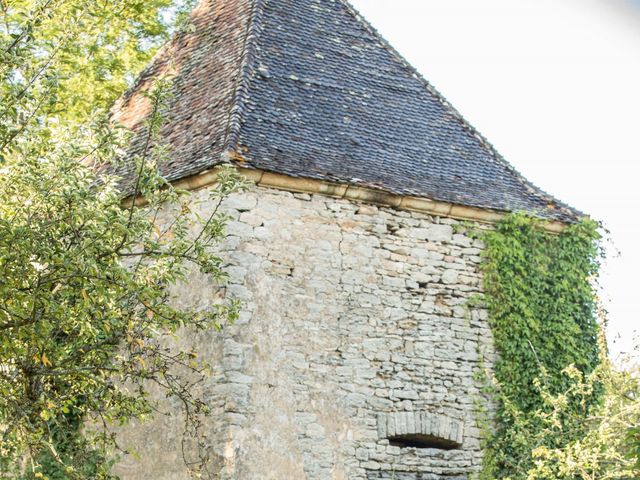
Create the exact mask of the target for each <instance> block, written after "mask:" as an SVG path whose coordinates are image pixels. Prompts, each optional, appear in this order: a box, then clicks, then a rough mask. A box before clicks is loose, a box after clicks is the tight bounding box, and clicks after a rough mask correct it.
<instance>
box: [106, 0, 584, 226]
mask: <svg viewBox="0 0 640 480" xmlns="http://www.w3.org/2000/svg"><path fill="white" fill-rule="evenodd" d="M192 22H193V24H194V27H195V28H194V31H193V32H191V33H182V34H180V35H178V36H177V37H176V38H175V39H174V40H173V41H172V42H171V43H170V44H169V45H168V46H167V47H165V49H164V50H163V51H161V52H160V53H159V54H158V55H157V57H156V59H155V60H154V62H153V63H152V65H151V66H150V67H149V69H147V71H146V72H145V73H144V74H143V75H142V76H141V78H140V79H139V81H138V83H137V84H136V86H135V87H134V88H133V89H132V90H131V91H130V92H129V93H128V94H127V95H125V96H124V97H123V98H122V99H121V100H120V101H119V103H118V104H117V105H116V108H115V112H116V113H115V115H114V118H115V119H116V120H117V121H120V122H122V123H124V124H125V125H127V126H129V127H134V128H135V127H136V125H140V123H141V121H142V120H143V119H144V117H145V115H147V114H148V108H149V107H148V103H147V100H146V99H145V98H144V96H143V95H142V94H141V93H142V92H143V91H144V90H145V89H147V88H148V87H149V85H150V83H151V81H152V79H154V78H157V77H158V76H159V75H161V74H162V73H163V72H166V71H167V70H168V69H174V70H175V73H176V77H175V86H174V89H175V92H174V96H173V100H172V101H171V104H170V106H169V108H168V111H167V113H166V124H165V126H164V130H163V136H164V138H165V139H166V141H167V143H168V145H169V147H170V149H171V160H170V161H169V162H168V163H167V164H166V165H163V166H162V172H163V174H164V175H165V177H166V178H167V179H169V180H178V179H180V178H184V177H186V176H189V175H193V174H197V173H200V172H202V171H204V170H206V169H209V168H211V167H213V166H215V165H217V164H220V163H223V162H232V163H233V162H236V163H238V164H240V165H241V166H243V167H245V168H255V169H261V170H267V171H273V172H277V173H281V174H286V175H289V176H293V177H306V178H313V179H320V180H327V181H333V182H339V183H348V184H353V185H360V186H367V187H370V188H377V189H380V190H384V191H388V192H392V193H396V194H402V195H412V196H418V197H425V198H429V199H434V200H440V201H446V202H451V203H455V204H460V205H466V206H472V207H480V208H487V209H495V210H501V211H514V210H524V211H528V212H531V213H534V214H536V215H538V216H541V217H545V218H549V219H555V220H562V221H571V220H574V219H575V218H577V217H579V216H580V215H581V214H580V213H579V212H577V211H575V210H573V209H571V208H570V207H568V206H566V205H564V204H562V203H560V202H559V201H557V200H555V199H554V198H553V197H551V196H549V195H547V194H546V193H544V192H543V191H541V190H540V189H539V188H537V187H535V186H534V185H532V184H531V183H530V182H528V181H527V180H526V179H524V178H523V177H522V176H521V175H520V174H519V173H518V172H516V171H515V170H514V168H513V167H511V166H510V165H509V164H508V163H507V162H506V161H505V160H504V159H503V158H502V157H501V156H500V155H499V154H498V153H497V152H496V150H495V149H494V148H493V147H492V146H491V145H490V144H489V143H488V142H487V141H486V140H485V139H484V138H483V137H482V136H481V135H480V134H479V133H478V132H477V131H476V130H475V129H474V128H473V127H471V126H470V125H469V124H468V123H467V122H466V121H465V120H464V119H463V118H462V117H461V115H460V114H459V113H458V112H457V111H456V110H455V109H454V108H453V107H452V106H451V105H450V104H449V103H448V102H447V101H446V100H445V99H444V98H443V97H442V96H441V95H440V94H439V93H438V92H437V91H436V90H435V89H434V88H433V87H432V86H431V85H430V84H429V83H428V82H427V81H426V80H424V78H422V76H421V75H420V74H419V73H418V72H417V71H416V70H415V69H414V68H412V67H411V66H410V65H409V64H408V63H407V62H406V61H405V60H404V59H403V58H402V57H401V56H400V55H399V54H398V53H397V52H396V51H395V50H393V48H391V47H390V46H389V44H387V43H386V42H385V40H384V39H382V38H381V37H380V36H379V35H378V33H377V32H376V31H375V30H374V29H373V28H372V27H371V26H370V25H369V24H368V23H367V22H366V21H365V20H364V19H363V18H362V17H361V16H360V15H359V14H358V13H357V12H356V11H355V10H354V9H353V7H351V6H350V5H349V4H348V3H347V1H346V0H202V2H201V3H200V5H199V6H198V7H196V9H195V10H194V12H193V14H192ZM433 48H437V46H434V47H433Z"/></svg>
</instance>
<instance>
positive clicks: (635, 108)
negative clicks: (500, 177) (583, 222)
mask: <svg viewBox="0 0 640 480" xmlns="http://www.w3.org/2000/svg"><path fill="white" fill-rule="evenodd" d="M351 1H352V3H353V4H354V5H355V6H356V8H358V9H359V10H360V12H361V13H362V14H363V15H364V16H365V17H366V18H367V19H368V20H369V21H370V22H371V23H372V24H373V25H374V26H375V27H376V28H377V29H378V30H379V31H380V32H381V33H382V35H383V36H384V37H385V38H386V39H387V40H389V42H390V43H391V44H392V45H393V46H394V47H395V48H396V49H398V50H399V51H400V53H402V54H403V55H404V56H405V57H406V58H407V59H408V60H409V61H410V62H411V63H412V64H413V65H414V66H415V67H416V68H418V70H419V71H420V72H421V73H422V74H423V75H424V76H425V77H426V78H427V79H428V80H429V81H430V82H431V83H432V84H433V85H434V86H435V87H436V88H437V89H438V90H440V92H442V93H443V94H444V95H445V97H447V98H448V99H449V101H450V102H451V103H452V104H453V105H454V106H455V107H456V108H457V109H458V110H459V111H460V112H461V113H462V114H463V115H464V116H465V118H467V120H469V121H470V122H471V124H473V125H474V126H475V127H476V128H478V129H479V130H480V131H481V132H482V133H483V134H484V135H485V136H486V137H487V138H488V139H489V141H491V142H492V143H493V144H494V145H495V146H496V148H497V149H498V150H499V151H500V152H501V153H502V154H503V155H504V156H505V157H506V158H507V160H508V161H510V162H511V163H512V164H513V165H514V166H515V167H516V168H517V169H518V170H520V172H522V173H523V174H524V175H525V176H526V177H527V178H529V179H530V180H531V181H533V182H534V183H535V184H537V185H538V186H540V187H541V188H542V189H543V190H546V191H547V192H549V193H551V194H553V195H555V196H556V197H558V198H559V199H561V200H563V201H565V202H567V203H569V204H570V205H572V206H574V207H576V208H578V209H580V210H582V211H584V212H586V213H588V214H590V215H591V216H593V217H594V218H596V219H598V220H601V221H603V222H604V223H605V226H606V227H607V228H608V229H609V230H610V231H611V238H612V240H613V242H614V246H615V249H617V250H618V251H620V256H618V257H616V258H613V257H614V255H613V253H612V254H610V258H609V260H608V261H607V264H606V265H605V268H604V270H603V278H602V282H601V283H602V285H603V289H604V297H605V300H606V303H605V306H606V307H607V309H608V310H609V319H610V324H609V331H608V337H609V343H610V346H611V351H612V354H613V355H614V356H615V357H617V356H618V355H619V354H620V352H628V351H630V350H631V349H632V345H633V338H634V336H635V335H636V334H637V333H636V331H637V330H638V329H639V325H638V320H637V319H638V311H639V310H640V291H638V286H639V285H640V241H639V240H640V188H639V185H640V0H351ZM611 250H612V252H613V250H614V249H613V248H612V249H611Z"/></svg>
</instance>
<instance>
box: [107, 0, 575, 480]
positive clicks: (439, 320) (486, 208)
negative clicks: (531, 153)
mask: <svg viewBox="0 0 640 480" xmlns="http://www.w3.org/2000/svg"><path fill="white" fill-rule="evenodd" d="M192 22H193V25H194V27H195V28H194V29H193V31H191V30H190V31H188V32H185V33H182V34H180V35H178V36H177V37H176V38H175V39H174V40H173V41H172V42H171V43H170V44H169V45H168V46H167V47H166V48H165V49H164V50H162V51H161V52H160V53H159V54H158V56H157V57H156V59H155V60H154V62H153V64H152V65H151V67H150V68H149V69H148V70H147V71H146V72H145V73H144V74H143V75H142V76H141V78H140V80H139V81H138V83H137V85H136V87H135V88H134V89H133V90H132V91H131V92H130V93H129V94H127V95H126V96H125V97H124V98H123V99H122V100H121V101H120V102H119V105H118V109H117V112H118V113H117V114H116V118H117V120H119V121H120V122H122V123H124V124H125V125H128V126H130V127H133V128H136V126H137V125H140V122H141V121H142V120H143V119H144V118H145V115H146V114H147V113H148V110H149V105H148V103H147V100H146V99H145V97H144V96H143V95H142V92H143V91H144V90H145V89H148V88H149V85H150V84H151V83H152V81H153V79H154V78H157V77H158V76H160V75H162V74H163V73H166V72H168V71H170V70H172V71H175V74H176V76H175V83H174V90H175V92H174V93H175V95H174V97H173V100H172V101H171V105H170V106H169V109H168V113H167V118H168V122H167V123H166V125H165V127H164V132H163V135H164V138H165V139H166V140H167V142H168V144H169V146H170V148H171V160H170V161H169V162H168V163H167V164H166V165H163V172H164V174H165V176H166V177H167V178H168V179H169V180H171V181H176V182H179V183H180V184H181V185H182V186H183V187H187V188H190V189H192V190H193V195H194V196H196V197H197V198H201V199H202V201H203V203H202V207H201V208H203V209H204V210H205V211H206V210H207V208H208V207H210V204H208V203H207V200H206V199H207V191H208V189H210V188H212V187H211V185H213V184H214V183H215V179H216V166H217V165H220V164H222V163H231V164H233V165H235V166H237V168H239V169H240V170H241V171H242V172H243V173H244V174H245V175H246V176H247V177H248V178H249V179H250V180H251V181H252V182H253V183H254V184H255V185H254V186H252V188H251V189H250V191H249V192H248V193H243V194H239V195H235V196H234V197H232V198H230V199H229V200H228V201H227V202H226V204H225V208H226V210H227V211H228V212H229V213H230V214H231V215H232V217H233V221H231V222H230V224H229V228H228V233H229V236H228V238H227V239H226V241H225V243H224V245H223V246H222V252H223V255H224V257H225V259H226V260H227V262H228V271H229V272H230V273H231V281H230V284H229V285H228V287H227V292H228V293H229V294H231V295H234V296H236V297H238V298H240V299H242V301H243V302H244V306H243V310H242V315H241V318H240V321H239V322H238V323H237V324H236V325H235V326H233V327H231V328H229V329H228V330H226V331H225V332H223V333H215V332H211V333H207V334H201V335H199V336H198V337H196V338H189V339H186V338H185V339H183V340H182V341H183V342H185V344H186V343H188V342H191V343H195V344H196V345H197V347H198V348H199V350H200V351H201V352H202V354H204V355H207V357H208V358H209V359H210V361H211V363H212V364H213V365H214V372H213V375H212V376H211V378H210V379H209V380H208V383H207V384H206V385H205V398H206V399H207V402H208V403H209V405H210V407H211V409H212V415H211V417H210V419H209V424H208V425H207V428H208V429H209V431H210V442H211V451H212V453H213V454H214V456H215V458H216V463H215V468H216V469H217V472H216V473H217V474H218V475H219V477H220V478H225V479H242V480H259V479H310V480H324V479H353V480H365V479H366V480H373V479H385V480H391V479H396V480H427V479H444V478H446V479H451V480H453V479H466V478H470V476H471V474H472V473H473V472H475V471H477V469H478V467H479V465H480V462H481V459H482V451H481V438H480V436H481V435H480V431H479V428H478V425H477V423H476V420H477V419H476V417H475V412H476V405H477V403H478V402H484V401H486V399H483V397H482V396H481V393H480V391H479V389H478V385H476V382H475V381H474V372H475V371H476V369H477V368H478V365H479V360H480V357H481V356H482V358H483V359H484V361H485V363H486V365H487V366H489V367H490V365H491V361H492V359H494V358H495V352H494V351H493V349H492V342H491V331H490V328H489V326H488V323H487V313H486V312H485V311H483V310H482V309H481V308H478V307H474V306H473V304H472V303H471V302H470V299H471V298H472V297H473V296H474V295H475V294H477V293H480V292H481V289H482V285H481V275H480V271H479V264H480V261H481V258H480V255H481V252H482V248H483V245H482V243H481V242H480V241H478V240H477V239H474V238H472V237H471V236H470V235H468V234H467V233H465V232H466V231H467V230H466V227H468V224H469V223H470V224H472V225H474V226H478V227H480V228H491V224H492V222H495V221H496V220H498V219H499V218H501V217H502V216H503V215H504V214H505V212H510V211H515V210H524V211H528V212H531V213H533V214H535V215H538V216H540V217H543V218H545V219H546V220H548V224H547V226H548V228H549V229H552V230H553V229H556V230H557V229H559V228H561V226H562V224H563V223H566V222H569V221H573V220H575V219H576V218H577V217H578V216H579V213H578V212H575V211H574V210H572V209H571V208H569V207H567V206H565V205H563V204H561V203H560V202H558V201H557V200H555V199H554V198H552V197H550V196H549V195H547V194H545V193H544V192H542V191H541V190H539V189H538V188H537V187H535V186H534V185H532V184H531V183H529V182H528V181H527V180H525V179H524V178H523V177H522V176H521V175H519V174H518V173H517V172H516V171H515V170H514V169H513V168H512V167H511V166H510V165H509V164H508V163H507V162H506V161H505V160H504V159H503V158H502V157H501V156H500V155H499V154H498V153H497V152H496V151H495V150H494V148H493V147H492V146H491V145H490V144H489V143H488V142H487V141H486V140H485V139H484V138H483V137H482V136H481V135H480V134H479V133H478V132H477V131H476V130H474V128H473V127H471V126H470V125H469V124H468V123H467V122H466V121H465V120H464V119H463V118H462V117H461V116H460V114H459V113H458V112H457V111H456V110H454V108H453V107H452V106H451V105H450V104H449V103H448V102H447V101H446V100H445V99H444V98H443V97H442V96H441V95H440V94H439V93H438V92H437V91H436V90H435V89H434V88H433V87H432V86H431V85H430V84H429V83H427V81H425V79H423V78H422V77H421V75H420V74H419V73H418V72H417V71H416V70H415V69H413V68H412V67H411V66H410V65H409V64H408V63H407V62H406V61H405V60H404V59H403V58H402V57H401V56H400V55H399V54H398V53H397V52H396V51H395V50H393V48H392V47H390V46H389V45H388V44H387V43H386V42H385V41H384V40H383V39H382V38H381V37H380V36H379V35H378V34H377V32H376V31H375V30H374V29H373V28H372V27H371V26H370V25H369V24H368V23H367V22H366V21H365V20H364V19H363V18H362V17H361V16H360V15H359V14H358V13H357V12H356V11H355V10H354V9H353V8H352V7H351V6H350V5H349V4H348V3H347V1H346V0H202V2H201V3H200V5H199V6H198V7H196V9H195V10H194V12H193V14H192ZM425 48H437V45H435V46H428V45H427V46H425ZM218 293H219V292H218V290H217V288H216V287H215V285H211V284H209V283H207V282H206V281H205V280H203V279H201V278H200V277H194V279H193V281H192V282H190V284H189V285H188V286H185V287H184V288H183V289H182V290H181V291H180V292H179V301H180V302H185V304H189V305H197V306H202V307H206V306H207V305H208V304H211V303H212V302H215V301H216V296H217V295H218ZM180 432H181V424H180V420H179V418H176V417H171V416H169V417H161V418H159V419H158V420H156V421H155V422H152V423H149V424H143V425H139V426H136V427H135V428H131V429H130V430H129V431H128V432H127V434H126V438H127V439H128V441H130V442H131V443H132V444H134V445H135V446H136V448H137V450H138V452H139V454H140V456H141V457H142V460H141V461H138V460H134V459H124V461H123V462H122V463H121V465H120V466H119V467H118V472H119V473H120V474H121V475H122V477H123V478H125V479H155V480H163V479H166V480H169V479H171V480H177V479H183V478H186V475H185V467H184V464H183V462H182V458H181V453H180V452H179V450H180V447H179V443H180V439H179V437H180Z"/></svg>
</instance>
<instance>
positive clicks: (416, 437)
mask: <svg viewBox="0 0 640 480" xmlns="http://www.w3.org/2000/svg"><path fill="white" fill-rule="evenodd" d="M389 445H393V446H394V447H400V448H437V449H439V450H455V449H456V448H460V444H459V443H456V442H452V441H451V440H447V439H444V438H438V437H432V436H431V435H420V434H412V435H396V436H394V437H389Z"/></svg>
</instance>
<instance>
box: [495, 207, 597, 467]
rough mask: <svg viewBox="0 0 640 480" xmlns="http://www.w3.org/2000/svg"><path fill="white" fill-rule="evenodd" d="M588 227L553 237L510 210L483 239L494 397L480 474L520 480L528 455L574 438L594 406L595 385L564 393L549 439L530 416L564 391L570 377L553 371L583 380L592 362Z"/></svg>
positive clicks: (593, 258) (592, 267)
mask: <svg viewBox="0 0 640 480" xmlns="http://www.w3.org/2000/svg"><path fill="white" fill-rule="evenodd" d="M597 228H598V225H597V224H596V223H595V222H592V221H582V222H580V223H577V224H574V225H570V226H568V227H567V228H566V229H565V230H564V231H563V232H562V233H561V234H558V235H555V234H551V233H548V232H546V231H545V230H544V229H543V228H542V225H541V224H540V222H539V221H537V220H534V219H532V218H529V217H527V216H525V215H522V214H514V215H510V216H508V217H507V218H506V219H504V220H503V221H502V222H500V223H499V224H498V225H497V226H496V228H495V229H494V230H491V231H488V232H486V233H485V234H484V235H483V240H484V241H485V243H486V250H485V258H484V283H485V293H486V296H485V302H486V305H487V308H488V310H489V313H490V323H491V327H492V332H493V336H494V341H495V346H496V349H497V351H498V353H499V359H498V361H497V363H496V365H495V379H496V383H497V385H499V392H500V393H499V400H500V403H499V407H498V422H499V425H498V429H497V431H496V432H494V433H493V434H491V435H490V438H489V439H488V441H487V443H486V447H487V453H486V456H485V464H484V472H483V478H487V479H494V478H512V479H524V478H527V477H526V472H527V471H529V470H530V469H531V468H532V465H533V459H532V457H531V451H532V450H533V449H534V448H536V447H538V446H541V445H546V446H548V448H549V449H552V450H553V449H558V448H560V449H561V448H563V447H564V446H565V445H567V444H568V443H570V442H571V441H573V440H574V439H577V438H580V437H581V436H583V435H584V434H585V432H586V430H587V425H586V424H585V423H584V422H583V420H582V419H584V418H586V417H588V416H589V415H590V414H591V412H592V409H594V408H597V407H598V399H599V398H600V393H601V389H600V387H598V384H597V382H596V383H595V384H594V385H593V388H592V389H591V390H589V391H588V392H585V393H584V394H583V395H581V396H580V395H574V394H571V393H570V394H568V396H567V397H566V402H567V403H566V406H565V408H564V410H563V415H562V416H561V419H560V421H561V423H562V428H563V431H564V432H565V433H566V435H555V434H551V432H550V431H548V430H546V429H545V426H544V424H543V423H540V422H538V421H537V418H536V416H535V414H534V412H538V411H539V410H540V409H542V410H543V411H544V410H545V408H546V407H547V406H548V405H547V399H548V398H549V397H550V396H556V395H561V394H564V393H566V392H569V391H570V390H571V388H572V386H573V385H574V383H573V379H572V377H571V376H567V375H564V374H563V373H562V372H563V371H565V368H566V367H567V366H568V365H573V366H574V367H573V368H574V369H575V370H572V371H575V372H579V373H580V374H581V375H589V374H590V373H591V372H592V371H593V370H594V368H596V366H597V365H598V363H599V353H600V352H599V348H598V338H597V337H598V323H597V315H596V310H597V301H596V297H595V293H594V289H593V282H594V280H595V277H596V275H597V272H598V267H599V259H600V250H599V246H598V245H599V244H598V240H599V234H598V232H597ZM540 379H542V380H543V384H540V383H539V381H540ZM541 388H542V389H543V391H544V393H545V395H541V394H540V389H541ZM558 478H562V477H558ZM566 478H573V477H566Z"/></svg>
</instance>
